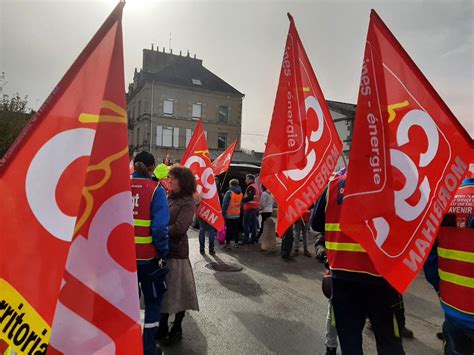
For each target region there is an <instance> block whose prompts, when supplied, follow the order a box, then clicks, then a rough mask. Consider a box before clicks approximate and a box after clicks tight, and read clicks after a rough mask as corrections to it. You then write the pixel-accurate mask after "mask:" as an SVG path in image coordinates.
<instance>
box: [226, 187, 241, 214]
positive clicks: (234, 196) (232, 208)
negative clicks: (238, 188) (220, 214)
mask: <svg viewBox="0 0 474 355" xmlns="http://www.w3.org/2000/svg"><path fill="white" fill-rule="evenodd" d="M241 204H242V193H241V192H239V193H236V192H234V191H231V192H230V202H229V207H228V208H227V212H226V216H228V217H231V216H237V217H238V216H240V206H241Z"/></svg>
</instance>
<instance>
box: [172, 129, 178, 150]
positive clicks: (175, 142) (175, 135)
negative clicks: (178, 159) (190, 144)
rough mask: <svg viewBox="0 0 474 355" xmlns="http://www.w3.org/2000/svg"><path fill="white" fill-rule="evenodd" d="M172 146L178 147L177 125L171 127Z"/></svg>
mask: <svg viewBox="0 0 474 355" xmlns="http://www.w3.org/2000/svg"><path fill="white" fill-rule="evenodd" d="M173 147H175V148H178V147H179V128H178V127H174V128H173Z"/></svg>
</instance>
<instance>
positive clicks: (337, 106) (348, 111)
mask: <svg viewBox="0 0 474 355" xmlns="http://www.w3.org/2000/svg"><path fill="white" fill-rule="evenodd" d="M326 103H327V104H328V107H329V108H330V109H331V110H334V111H336V112H339V113H342V114H343V115H346V116H348V117H354V116H355V112H356V107H357V105H354V104H349V103H346V102H339V101H330V100H326Z"/></svg>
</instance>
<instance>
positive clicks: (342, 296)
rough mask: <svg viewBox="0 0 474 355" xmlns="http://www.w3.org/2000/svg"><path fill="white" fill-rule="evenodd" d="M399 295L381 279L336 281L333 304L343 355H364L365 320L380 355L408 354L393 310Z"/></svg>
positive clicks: (337, 279)
mask: <svg viewBox="0 0 474 355" xmlns="http://www.w3.org/2000/svg"><path fill="white" fill-rule="evenodd" d="M397 295H398V292H397V291H396V290H395V289H394V288H393V287H392V286H390V284H389V283H388V282H387V281H385V280H384V279H382V278H380V279H377V280H374V282H365V281H360V280H357V281H355V280H347V279H341V278H337V277H333V294H332V304H333V308H334V316H335V319H336V329H337V335H338V336H339V342H340V344H341V350H342V353H343V354H344V355H348V354H350V355H352V354H354V355H359V354H363V351H362V330H363V328H364V325H365V320H366V318H369V319H370V321H371V323H372V326H373V329H374V335H375V340H376V344H377V352H378V354H383V355H392V354H393V355H395V354H396V355H398V354H405V352H404V350H403V346H402V338H401V337H400V333H399V329H398V323H397V320H396V317H395V314H394V312H393V308H392V306H393V299H394V298H395V297H396V296H397Z"/></svg>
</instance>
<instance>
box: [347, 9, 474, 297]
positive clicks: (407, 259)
mask: <svg viewBox="0 0 474 355" xmlns="http://www.w3.org/2000/svg"><path fill="white" fill-rule="evenodd" d="M472 154H473V143H472V139H471V138H470V137H469V135H468V134H467V132H466V131H465V130H464V129H463V127H462V126H461V125H460V124H459V122H458V121H457V120H456V117H454V115H453V114H452V113H451V111H450V110H449V108H448V107H447V106H446V104H445V103H444V102H443V101H442V99H441V98H440V97H439V95H438V94H437V93H436V91H435V90H434V89H433V87H432V86H431V85H430V83H429V82H428V80H427V79H426V78H425V77H424V76H423V74H422V73H421V71H420V70H419V69H418V68H417V66H416V64H415V63H414V62H413V61H412V60H411V58H410V57H409V56H408V54H407V53H406V52H405V50H404V49H403V48H402V46H401V45H400V43H399V42H398V41H397V39H396V38H395V37H394V36H393V34H392V33H391V32H390V30H389V29H388V28H387V27H386V25H385V24H384V23H383V22H382V20H381V19H380V17H379V16H378V15H377V13H376V12H375V11H373V10H372V13H371V16H370V24H369V30H368V35H367V42H366V47H365V53H364V60H363V65H362V72H361V81H360V88H359V98H358V103H357V113H356V117H355V127H354V133H353V141H352V147H351V154H350V163H349V168H348V176H347V182H346V186H345V197H344V204H343V209H342V214H341V228H342V231H343V232H344V233H346V234H348V235H349V236H351V237H352V238H353V239H354V240H356V241H357V242H359V243H360V244H361V245H362V246H363V248H364V249H365V250H366V251H367V252H368V253H369V256H370V257H371V259H372V261H373V262H374V265H375V267H376V268H377V270H378V271H379V272H380V273H381V274H382V275H383V276H384V277H385V278H386V279H387V280H388V281H389V282H390V283H391V284H392V285H393V286H394V287H395V288H396V289H397V290H398V291H400V292H404V291H405V290H406V289H407V287H408V286H409V284H410V283H411V282H412V281H413V279H414V278H415V277H416V275H417V273H418V272H419V271H420V269H421V267H422V266H423V263H424V260H425V259H426V257H427V255H428V253H429V251H430V249H431V247H432V245H433V242H434V240H435V238H436V234H437V231H438V228H439V226H440V223H441V220H442V218H443V213H444V212H445V211H446V209H447V208H449V204H450V201H451V199H452V198H453V196H454V192H455V191H456V188H457V187H458V186H459V184H460V183H461V182H462V180H463V176H464V174H465V172H466V170H467V167H468V164H469V161H470V159H471V158H472Z"/></svg>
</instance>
